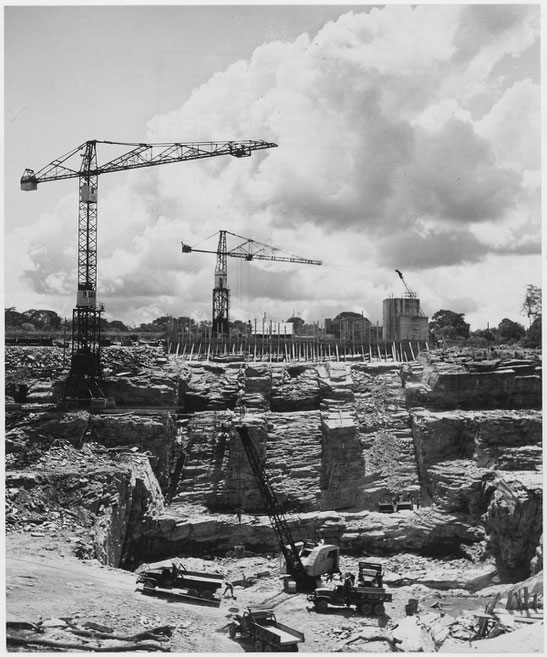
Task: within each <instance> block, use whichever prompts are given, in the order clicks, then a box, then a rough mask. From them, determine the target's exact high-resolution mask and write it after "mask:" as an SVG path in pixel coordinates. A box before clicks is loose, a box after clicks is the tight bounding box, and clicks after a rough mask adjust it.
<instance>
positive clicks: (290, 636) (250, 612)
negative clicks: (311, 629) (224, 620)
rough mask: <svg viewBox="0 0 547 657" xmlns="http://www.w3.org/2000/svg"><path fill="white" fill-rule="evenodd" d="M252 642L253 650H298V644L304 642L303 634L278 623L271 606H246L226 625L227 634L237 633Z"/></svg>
mask: <svg viewBox="0 0 547 657" xmlns="http://www.w3.org/2000/svg"><path fill="white" fill-rule="evenodd" d="M238 633H239V634H240V635H241V637H242V638H246V639H251V640H252V641H253V642H254V651H255V652H298V644H299V643H304V641H305V639H304V634H303V632H299V631H298V630H294V629H293V628H292V627H289V626H288V625H284V624H283V623H280V622H279V621H278V620H277V618H276V617H275V614H274V612H273V610H272V609H271V608H268V607H262V606H258V607H248V608H247V611H244V612H243V614H236V615H235V616H234V617H233V618H232V620H231V622H230V624H229V625H228V634H229V636H230V638H231V639H235V638H236V636H237V634H238Z"/></svg>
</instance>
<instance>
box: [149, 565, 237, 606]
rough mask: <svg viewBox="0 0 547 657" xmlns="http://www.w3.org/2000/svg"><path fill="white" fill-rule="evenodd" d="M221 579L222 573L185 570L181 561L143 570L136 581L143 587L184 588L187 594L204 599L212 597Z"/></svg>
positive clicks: (220, 584) (220, 583)
mask: <svg viewBox="0 0 547 657" xmlns="http://www.w3.org/2000/svg"><path fill="white" fill-rule="evenodd" d="M223 580H224V578H223V576H222V575H217V574H214V573H202V572H197V571H194V570H187V569H186V568H185V567H184V566H183V565H182V564H181V563H179V564H176V563H173V564H172V565H171V567H169V566H160V567H158V568H151V569H148V570H143V571H142V572H140V573H139V574H138V575H137V583H138V584H142V585H143V588H144V589H155V588H161V589H185V590H186V594H187V595H188V596H190V597H192V598H204V599H206V600H212V599H213V598H214V595H215V593H216V591H217V590H218V589H219V588H220V587H221V586H222V583H223Z"/></svg>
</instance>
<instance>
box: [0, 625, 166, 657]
mask: <svg viewBox="0 0 547 657" xmlns="http://www.w3.org/2000/svg"><path fill="white" fill-rule="evenodd" d="M175 629H176V627H175V626H172V625H164V626H161V627H152V628H150V629H147V630H144V631H141V632H137V633H136V634H128V635H124V634H120V633H117V632H115V631H114V629H113V628H112V627H109V626H107V625H101V624H99V623H94V622H92V621H86V622H84V623H81V624H80V623H78V621H77V619H73V618H46V619H40V620H38V621H36V622H35V623H31V622H28V621H8V622H7V623H6V630H7V632H6V642H7V645H8V646H9V647H11V648H12V649H13V648H14V647H15V646H22V647H25V648H27V649H29V650H30V651H32V652H34V651H36V650H38V649H39V648H50V649H53V650H54V651H55V650H61V651H69V650H76V651H77V650H85V651H91V652H96V651H99V652H125V651H129V650H131V651H133V652H135V651H141V650H145V651H146V652H154V651H159V652H169V651H170V648H169V637H171V635H172V634H173V631H174V630H175Z"/></svg>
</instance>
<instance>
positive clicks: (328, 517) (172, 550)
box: [132, 505, 345, 561]
mask: <svg viewBox="0 0 547 657" xmlns="http://www.w3.org/2000/svg"><path fill="white" fill-rule="evenodd" d="M287 523H288V526H289V527H290V529H291V533H292V534H293V537H294V539H295V540H296V541H298V540H303V539H309V538H310V537H315V538H323V539H324V540H325V542H329V543H330V542H333V543H339V541H340V536H341V535H342V534H343V532H344V529H345V525H344V520H343V518H342V517H341V516H340V515H339V514H337V513H336V512H319V513H303V514H299V515H298V516H287ZM133 539H134V540H133V546H132V547H133V551H132V554H133V556H134V558H135V559H136V560H137V561H155V560H161V559H165V558H168V557H171V556H174V555H183V554H184V555H192V556H195V555H200V554H210V555H224V554H225V553H226V552H228V551H231V550H233V548H234V545H240V544H244V545H245V548H246V549H247V550H249V551H256V552H266V553H270V554H277V553H278V552H279V547H278V540H277V537H276V535H275V533H274V531H273V529H272V527H271V524H270V522H269V520H268V518H267V516H263V515H261V516H248V515H244V516H242V517H241V522H240V523H238V522H234V518H233V516H227V515H223V514H219V513H217V514H214V515H208V514H207V513H203V512H201V513H200V512H199V511H195V512H194V513H192V512H191V511H188V509H187V508H186V507H185V509H184V510H183V511H182V513H181V512H180V510H179V509H178V508H177V505H174V506H173V507H171V508H170V509H169V512H168V513H165V514H163V515H162V516H161V517H160V518H158V519H157V520H156V521H155V522H154V523H151V524H150V525H149V526H148V527H144V526H142V529H141V531H138V532H137V533H136V534H135V535H134V537H133Z"/></svg>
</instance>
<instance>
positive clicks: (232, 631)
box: [228, 623, 236, 639]
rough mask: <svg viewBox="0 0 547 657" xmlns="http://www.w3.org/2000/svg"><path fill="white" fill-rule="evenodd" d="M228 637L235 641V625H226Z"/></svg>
mask: <svg viewBox="0 0 547 657" xmlns="http://www.w3.org/2000/svg"><path fill="white" fill-rule="evenodd" d="M228 636H229V637H230V639H235V638H236V626H235V623H230V624H229V625H228Z"/></svg>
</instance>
